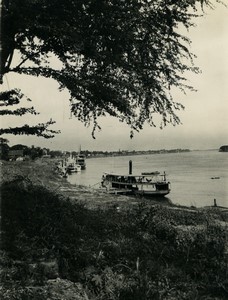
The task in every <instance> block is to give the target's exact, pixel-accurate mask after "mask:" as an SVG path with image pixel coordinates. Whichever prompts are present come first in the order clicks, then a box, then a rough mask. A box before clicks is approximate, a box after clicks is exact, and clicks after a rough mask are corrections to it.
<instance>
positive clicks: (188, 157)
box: [68, 150, 228, 207]
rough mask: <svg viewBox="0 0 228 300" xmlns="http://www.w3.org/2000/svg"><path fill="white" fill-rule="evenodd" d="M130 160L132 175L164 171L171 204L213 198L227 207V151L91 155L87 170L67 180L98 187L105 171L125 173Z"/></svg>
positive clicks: (193, 203)
mask: <svg viewBox="0 0 228 300" xmlns="http://www.w3.org/2000/svg"><path fill="white" fill-rule="evenodd" d="M129 160H132V164H133V173H135V174H136V173H139V174H140V173H141V172H151V171H160V172H164V171H165V172H166V174H167V180H168V181H170V183H171V192H170V194H168V195H167V196H166V198H168V199H169V200H171V202H172V203H173V204H180V205H186V206H196V207H202V206H210V205H213V204H214V199H216V202H217V205H219V206H226V207H228V153H222V152H218V151H217V150H216V151H215V150H210V151H191V152H180V153H165V154H152V155H135V156H118V157H101V158H90V159H87V160H86V164H87V168H86V170H83V171H81V172H79V173H75V174H72V175H69V176H68V181H69V182H70V183H73V184H77V185H85V186H91V187H93V188H98V187H99V183H100V181H101V177H102V174H103V173H104V172H106V171H114V172H120V173H125V174H126V173H128V165H129ZM212 178H216V179H212Z"/></svg>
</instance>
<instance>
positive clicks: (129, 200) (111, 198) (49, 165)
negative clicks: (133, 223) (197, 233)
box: [0, 159, 228, 214]
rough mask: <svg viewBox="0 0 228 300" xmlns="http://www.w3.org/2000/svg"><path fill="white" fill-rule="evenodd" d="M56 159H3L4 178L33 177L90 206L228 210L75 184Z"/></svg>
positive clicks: (30, 178)
mask: <svg viewBox="0 0 228 300" xmlns="http://www.w3.org/2000/svg"><path fill="white" fill-rule="evenodd" d="M56 161H57V160H56V159H37V160H35V161H22V162H15V161H14V162H8V161H4V162H3V164H2V166H1V174H0V175H1V182H3V181H10V180H13V178H15V177H17V176H22V177H24V178H25V180H28V181H30V182H31V183H32V184H34V185H40V186H43V187H44V188H46V189H48V190H50V191H51V192H54V193H57V194H60V195H62V196H63V197H64V198H69V199H70V200H71V201H72V202H74V201H79V202H81V203H83V204H85V206H86V207H87V208H92V209H95V208H102V209H106V208H110V207H112V206H114V207H115V206H118V207H119V208H121V209H127V208H129V207H130V206H135V205H139V204H140V203H144V204H145V205H147V206H153V205H161V206H166V207H168V208H170V209H178V210H187V211H192V212H197V211H201V210H203V209H209V210H211V209H214V210H219V211H220V212H223V213H224V214H228V207H227V208H226V207H223V206H219V205H218V206H217V205H212V206H205V207H195V206H185V205H180V204H174V203H172V202H171V201H170V200H169V199H167V198H166V197H163V198H161V199H160V200H159V201H157V200H153V199H142V198H138V197H134V196H132V197H129V196H124V195H110V194H107V193H105V191H102V190H98V189H94V188H92V187H87V186H84V185H76V184H72V183H70V182H69V181H67V179H66V178H63V177H62V176H61V175H59V173H58V172H57V170H56Z"/></svg>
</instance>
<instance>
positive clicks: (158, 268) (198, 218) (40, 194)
mask: <svg viewBox="0 0 228 300" xmlns="http://www.w3.org/2000/svg"><path fill="white" fill-rule="evenodd" d="M1 192H2V203H1V212H2V223H1V236H2V237H1V239H2V248H1V260H0V263H1V267H2V272H1V283H2V288H1V289H0V296H1V299H3V300H6V299H18V300H19V299H29V300H30V299H40V300H41V299H42V300H44V299H45V300H46V299H62V300H68V299H96V300H104V299H113V300H117V299H118V300H127V299H131V300H134V299H135V300H138V299H140V300H144V299H145V300H146V299H167V300H168V299H169V300H171V299H172V300H174V299H175V300H178V299H180V300H183V299H227V296H228V281H227V278H228V277H227V248H226V247H227V245H226V242H227V240H226V238H227V227H224V226H222V224H223V223H224V221H227V220H226V219H225V216H224V215H222V214H221V213H220V212H219V211H218V210H217V209H213V210H210V209H209V210H177V209H171V208H168V207H161V206H158V205H157V206H152V207H151V206H147V205H145V204H143V203H142V204H140V205H139V206H137V207H131V208H129V209H126V210H120V211H119V210H116V208H115V206H113V207H106V208H104V209H94V210H89V209H87V208H86V207H85V205H84V204H82V203H79V202H74V203H73V202H72V201H70V200H69V199H64V198H62V197H61V196H60V195H57V194H54V193H53V192H50V191H49V190H46V189H44V188H43V187H40V186H36V185H33V184H32V183H31V182H30V181H29V180H26V179H25V178H23V177H16V178H14V180H12V181H10V182H9V181H8V182H4V183H3V184H2V189H1ZM56 278H57V279H56ZM58 282H59V285H61V289H59V286H58ZM53 285H54V286H55V288H54V289H53ZM56 285H57V287H56ZM71 293H73V295H72V294H71Z"/></svg>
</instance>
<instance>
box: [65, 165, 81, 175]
mask: <svg viewBox="0 0 228 300" xmlns="http://www.w3.org/2000/svg"><path fill="white" fill-rule="evenodd" d="M66 170H67V173H69V174H71V173H76V172H80V171H81V166H80V165H78V164H76V163H69V164H68V165H67V166H66Z"/></svg>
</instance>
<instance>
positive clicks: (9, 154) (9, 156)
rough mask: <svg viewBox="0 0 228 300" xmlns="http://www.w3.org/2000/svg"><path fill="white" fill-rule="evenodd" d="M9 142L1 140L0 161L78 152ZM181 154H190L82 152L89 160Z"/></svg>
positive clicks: (168, 151)
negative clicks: (92, 158)
mask: <svg viewBox="0 0 228 300" xmlns="http://www.w3.org/2000/svg"><path fill="white" fill-rule="evenodd" d="M8 143H9V141H8V140H7V139H3V138H0V159H3V160H16V159H18V158H20V159H36V158H40V157H48V158H61V157H65V156H69V155H73V156H76V155H77V154H78V152H77V151H71V152H69V151H61V150H50V149H48V148H41V147H35V146H31V147H28V146H26V145H22V144H17V145H13V146H11V147H10V146H9V145H8ZM179 152H190V150H189V149H171V150H166V149H161V150H143V151H142V150H140V151H139V150H138V151H137V150H133V151H128V150H120V149H119V150H118V151H90V150H83V151H80V153H81V154H84V155H85V156H86V157H87V158H90V157H104V156H123V155H125V156H128V155H129V156H130V155H144V154H160V153H179Z"/></svg>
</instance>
